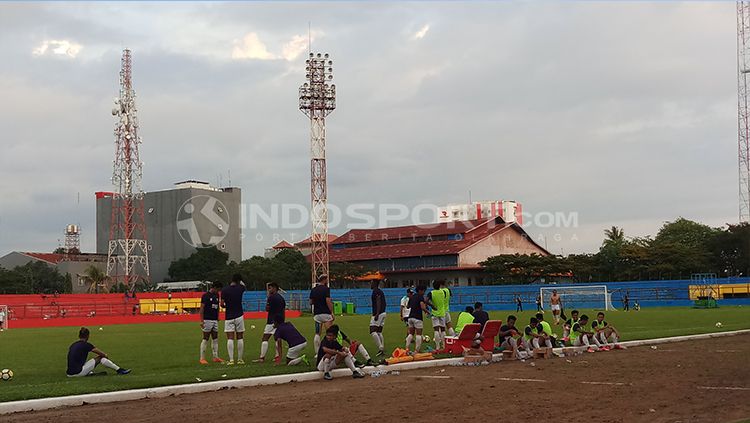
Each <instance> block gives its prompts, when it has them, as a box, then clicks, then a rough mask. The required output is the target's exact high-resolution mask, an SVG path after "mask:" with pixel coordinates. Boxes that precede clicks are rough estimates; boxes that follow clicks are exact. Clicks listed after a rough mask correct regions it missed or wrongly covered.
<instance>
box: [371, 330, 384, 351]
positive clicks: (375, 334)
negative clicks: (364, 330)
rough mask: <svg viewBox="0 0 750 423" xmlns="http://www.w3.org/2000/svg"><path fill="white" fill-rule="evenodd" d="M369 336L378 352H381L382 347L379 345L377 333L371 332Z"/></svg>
mask: <svg viewBox="0 0 750 423" xmlns="http://www.w3.org/2000/svg"><path fill="white" fill-rule="evenodd" d="M370 336H372V340H373V341H375V346H376V347H378V351H382V350H383V346H382V345H381V344H380V336H378V333H377V332H372V333H371V334H370Z"/></svg>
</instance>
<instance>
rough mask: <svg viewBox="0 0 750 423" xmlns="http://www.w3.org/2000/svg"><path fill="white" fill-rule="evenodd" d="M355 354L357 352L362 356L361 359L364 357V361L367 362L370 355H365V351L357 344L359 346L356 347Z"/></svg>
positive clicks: (362, 346) (363, 347)
mask: <svg viewBox="0 0 750 423" xmlns="http://www.w3.org/2000/svg"><path fill="white" fill-rule="evenodd" d="M357 352H359V353H360V354H362V357H364V358H365V360H369V359H370V354H368V353H367V350H366V349H365V346H364V345H362V344H359V346H358V347H357Z"/></svg>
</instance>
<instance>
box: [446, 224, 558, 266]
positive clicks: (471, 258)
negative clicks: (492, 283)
mask: <svg viewBox="0 0 750 423" xmlns="http://www.w3.org/2000/svg"><path fill="white" fill-rule="evenodd" d="M501 254H540V255H547V253H546V252H545V251H544V250H543V249H541V248H540V247H538V246H537V245H536V244H534V243H533V242H531V241H530V240H529V239H528V238H526V237H524V236H523V235H521V234H519V233H518V232H516V231H515V230H514V229H513V228H510V227H508V228H505V229H502V230H500V231H498V232H495V233H494V234H492V235H490V236H489V237H487V238H485V239H483V240H481V241H479V242H477V243H476V244H474V245H472V246H470V247H468V248H467V249H465V250H464V251H462V252H460V253H459V255H458V263H459V266H474V265H478V264H479V263H480V262H482V261H484V260H487V259H488V258H489V257H493V256H498V255H501Z"/></svg>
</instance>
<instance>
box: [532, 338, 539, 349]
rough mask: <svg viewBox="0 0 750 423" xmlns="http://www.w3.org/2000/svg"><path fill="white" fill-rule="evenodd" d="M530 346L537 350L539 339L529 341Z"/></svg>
mask: <svg viewBox="0 0 750 423" xmlns="http://www.w3.org/2000/svg"><path fill="white" fill-rule="evenodd" d="M531 346H532V347H534V348H539V338H534V339H532V340H531Z"/></svg>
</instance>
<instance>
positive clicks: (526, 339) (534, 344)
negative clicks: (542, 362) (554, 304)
mask: <svg viewBox="0 0 750 423" xmlns="http://www.w3.org/2000/svg"><path fill="white" fill-rule="evenodd" d="M540 328H541V326H540V325H539V321H538V320H537V319H536V317H532V318H531V319H530V320H529V325H528V326H526V327H525V328H524V329H523V336H522V337H521V339H522V340H523V348H524V349H525V350H526V354H528V356H529V357H531V351H532V349H534V348H539V344H538V342H539V341H538V340H537V338H539V332H541V331H540Z"/></svg>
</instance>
